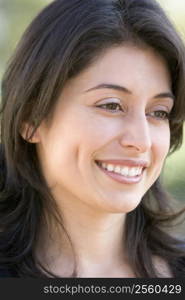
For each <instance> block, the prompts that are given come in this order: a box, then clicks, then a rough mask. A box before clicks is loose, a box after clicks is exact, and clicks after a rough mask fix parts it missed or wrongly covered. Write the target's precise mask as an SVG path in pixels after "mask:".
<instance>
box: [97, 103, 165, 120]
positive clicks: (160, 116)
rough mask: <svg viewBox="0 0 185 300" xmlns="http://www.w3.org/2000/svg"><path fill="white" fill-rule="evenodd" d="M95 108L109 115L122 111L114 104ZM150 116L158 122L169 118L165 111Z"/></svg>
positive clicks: (118, 105)
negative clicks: (103, 110) (107, 112)
mask: <svg viewBox="0 0 185 300" xmlns="http://www.w3.org/2000/svg"><path fill="white" fill-rule="evenodd" d="M97 107H99V108H101V109H105V110H107V111H109V112H111V113H116V112H118V111H123V109H122V107H121V105H120V104H119V103H116V102H109V103H105V104H101V105H98V106H97ZM151 114H152V117H154V118H157V119H160V120H168V119H169V116H170V113H168V112H167V111H164V110H156V111H154V112H152V113H150V116H151ZM153 114H154V115H153ZM155 114H157V115H155ZM147 115H148V114H147Z"/></svg>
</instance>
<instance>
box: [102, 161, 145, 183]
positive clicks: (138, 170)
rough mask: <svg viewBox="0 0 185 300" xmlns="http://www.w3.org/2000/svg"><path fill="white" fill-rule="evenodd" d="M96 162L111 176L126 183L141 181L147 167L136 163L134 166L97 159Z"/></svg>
mask: <svg viewBox="0 0 185 300" xmlns="http://www.w3.org/2000/svg"><path fill="white" fill-rule="evenodd" d="M96 164H97V166H98V167H99V168H100V169H101V171H103V172H104V173H105V174H106V175H108V176H109V177H110V178H112V179H113V180H115V181H117V182H120V183H124V184H134V183H138V182H140V181H141V179H142V177H143V173H144V170H145V169H146V167H145V166H142V165H135V164H134V166H127V165H119V164H112V163H106V162H101V161H96Z"/></svg>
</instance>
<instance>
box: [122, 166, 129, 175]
mask: <svg viewBox="0 0 185 300" xmlns="http://www.w3.org/2000/svg"><path fill="white" fill-rule="evenodd" d="M128 174H129V168H128V167H123V168H121V175H124V176H128Z"/></svg>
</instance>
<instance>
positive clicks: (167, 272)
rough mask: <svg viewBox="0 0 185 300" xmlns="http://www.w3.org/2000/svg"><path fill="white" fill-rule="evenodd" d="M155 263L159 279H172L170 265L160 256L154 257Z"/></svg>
mask: <svg viewBox="0 0 185 300" xmlns="http://www.w3.org/2000/svg"><path fill="white" fill-rule="evenodd" d="M153 263H154V266H155V269H156V272H157V275H158V277H161V278H172V277H173V274H172V271H171V268H170V266H169V265H168V263H167V262H166V261H165V260H164V259H163V258H161V257H159V256H154V257H153Z"/></svg>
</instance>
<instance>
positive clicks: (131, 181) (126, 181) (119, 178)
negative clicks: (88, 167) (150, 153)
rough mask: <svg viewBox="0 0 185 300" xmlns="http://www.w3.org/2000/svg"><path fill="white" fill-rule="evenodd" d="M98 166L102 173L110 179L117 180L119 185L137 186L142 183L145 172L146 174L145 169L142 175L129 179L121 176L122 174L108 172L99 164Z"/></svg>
mask: <svg viewBox="0 0 185 300" xmlns="http://www.w3.org/2000/svg"><path fill="white" fill-rule="evenodd" d="M97 166H98V167H99V168H100V170H101V171H103V172H104V173H105V174H106V175H108V176H109V177H110V178H112V179H113V180H115V181H117V182H119V183H123V184H136V183H139V182H140V181H141V179H142V177H143V172H144V169H143V171H142V173H141V174H140V175H137V176H133V177H128V176H124V175H121V174H118V173H114V172H111V171H108V170H106V169H104V168H102V167H101V166H100V165H99V164H97Z"/></svg>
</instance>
